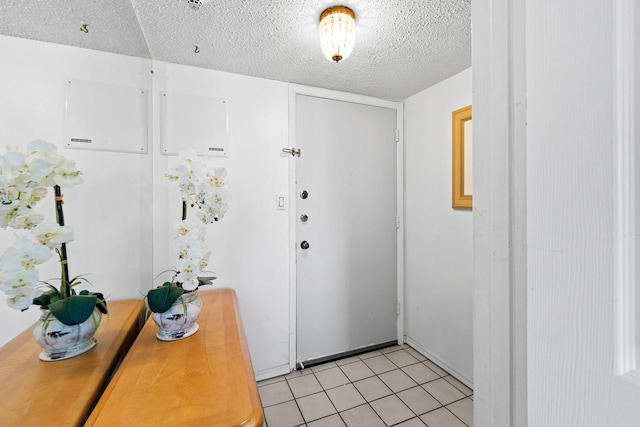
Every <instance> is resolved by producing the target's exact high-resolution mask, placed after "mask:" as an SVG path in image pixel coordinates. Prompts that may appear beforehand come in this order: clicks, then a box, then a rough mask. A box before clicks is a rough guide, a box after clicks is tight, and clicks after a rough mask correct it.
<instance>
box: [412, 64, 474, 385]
mask: <svg viewBox="0 0 640 427" xmlns="http://www.w3.org/2000/svg"><path fill="white" fill-rule="evenodd" d="M471 96H472V94H471V69H468V70H465V71H463V72H461V73H459V74H457V75H455V76H453V77H451V78H450V79H447V80H445V81H443V82H441V83H439V84H437V85H434V86H432V87H431V88H428V89H426V90H424V91H422V92H420V93H418V94H416V95H414V96H412V97H410V98H407V99H406V100H405V107H404V130H405V131H404V137H405V138H404V148H405V154H404V161H405V165H404V171H405V322H406V323H405V335H406V337H407V341H408V342H409V343H410V344H412V345H414V346H416V347H417V348H419V349H420V350H422V351H423V352H425V353H426V354H427V355H428V356H429V357H430V358H432V359H433V360H434V361H437V362H439V363H441V364H442V365H443V366H444V367H446V368H447V369H448V370H449V371H450V372H451V373H453V374H455V375H456V376H457V377H458V378H459V379H460V380H461V381H463V382H465V383H467V384H469V385H471V384H472V381H473V371H472V365H473V317H472V313H473V298H472V294H473V287H472V273H473V224H472V222H473V218H472V215H473V214H472V212H471V211H468V210H456V209H452V208H451V186H452V182H451V181H452V175H451V164H452V146H451V138H452V135H451V113H452V111H454V110H457V109H459V108H462V107H465V106H467V105H469V104H471Z"/></svg>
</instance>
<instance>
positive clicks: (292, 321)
mask: <svg viewBox="0 0 640 427" xmlns="http://www.w3.org/2000/svg"><path fill="white" fill-rule="evenodd" d="M297 95H305V96H314V97H317V98H325V99H330V100H334V101H344V102H352V103H355V104H364V105H371V106H375V107H383V108H389V109H394V110H396V128H397V133H396V142H397V144H396V174H397V178H396V180H397V181H396V184H397V186H396V212H397V215H398V218H399V219H398V227H397V228H396V243H397V256H396V276H397V277H396V289H397V292H396V304H397V305H396V307H397V310H396V314H397V316H396V328H397V339H398V343H399V344H404V210H403V208H404V193H403V188H404V182H403V177H404V143H403V135H404V130H403V123H404V104H402V103H401V102H393V101H386V100H382V99H378V98H373V97H369V96H364V95H356V94H352V93H346V92H338V91H334V90H329V89H321V88H315V87H308V86H301V85H296V84H289V140H288V147H289V148H293V147H296V96H297ZM283 155H286V156H288V157H289V163H288V166H289V206H288V209H289V369H291V370H294V369H295V368H296V356H297V344H298V342H297V332H298V331H297V272H296V237H297V236H296V203H297V197H295V195H296V182H295V181H296V172H297V169H296V165H297V163H296V157H295V156H291V155H288V154H283ZM301 155H304V153H301Z"/></svg>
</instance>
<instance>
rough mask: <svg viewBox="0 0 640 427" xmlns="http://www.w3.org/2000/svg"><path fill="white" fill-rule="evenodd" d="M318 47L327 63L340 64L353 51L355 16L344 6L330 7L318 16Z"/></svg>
mask: <svg viewBox="0 0 640 427" xmlns="http://www.w3.org/2000/svg"><path fill="white" fill-rule="evenodd" d="M319 31H320V46H322V53H324V56H326V57H327V59H328V60H329V61H335V62H336V63H337V62H340V61H342V60H343V59H347V57H348V56H349V55H350V54H351V52H352V51H353V45H354V41H355V37H356V14H355V13H353V10H351V9H349V8H348V7H346V6H332V7H330V8H328V9H326V10H325V11H324V12H322V13H321V14H320V27H319Z"/></svg>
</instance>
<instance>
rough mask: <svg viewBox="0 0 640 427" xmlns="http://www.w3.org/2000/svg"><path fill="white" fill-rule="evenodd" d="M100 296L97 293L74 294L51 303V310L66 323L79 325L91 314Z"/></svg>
mask: <svg viewBox="0 0 640 427" xmlns="http://www.w3.org/2000/svg"><path fill="white" fill-rule="evenodd" d="M97 302H98V298H97V297H96V296H95V295H73V296H70V297H69V298H65V299H61V300H58V301H56V302H52V303H50V304H49V311H51V314H53V315H54V316H56V318H57V319H58V320H59V321H61V322H62V323H64V324H65V325H77V324H79V323H82V322H84V321H85V320H87V319H88V318H89V316H91V313H93V309H94V308H96V303H97Z"/></svg>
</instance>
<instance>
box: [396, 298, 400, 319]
mask: <svg viewBox="0 0 640 427" xmlns="http://www.w3.org/2000/svg"><path fill="white" fill-rule="evenodd" d="M396 316H400V301H396Z"/></svg>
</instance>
